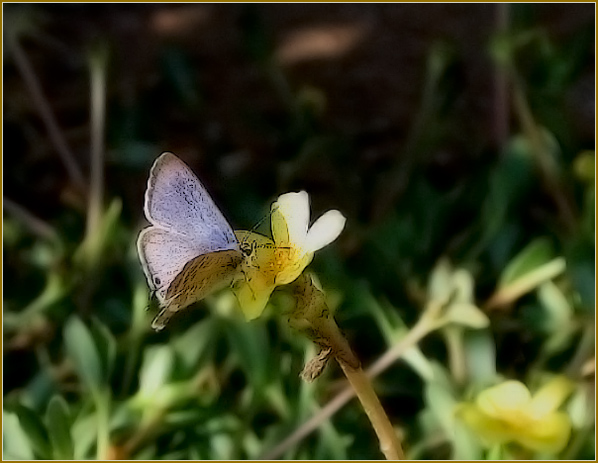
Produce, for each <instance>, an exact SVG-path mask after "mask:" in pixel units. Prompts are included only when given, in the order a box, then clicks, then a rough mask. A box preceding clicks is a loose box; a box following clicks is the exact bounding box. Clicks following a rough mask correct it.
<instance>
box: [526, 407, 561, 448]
mask: <svg viewBox="0 0 598 463" xmlns="http://www.w3.org/2000/svg"><path fill="white" fill-rule="evenodd" d="M570 434H571V421H570V420H569V417H568V416H567V415H566V414H565V413H562V412H555V413H552V414H550V415H548V416H546V417H544V418H542V419H541V420H538V421H537V422H536V424H535V425H534V426H528V427H526V428H525V429H522V430H521V432H520V433H518V435H517V439H516V440H517V441H518V442H520V443H521V444H522V445H524V446H526V447H527V448H530V449H532V450H536V451H540V452H547V453H558V452H560V451H561V450H563V449H564V448H565V445H567V442H568V441H569V435H570Z"/></svg>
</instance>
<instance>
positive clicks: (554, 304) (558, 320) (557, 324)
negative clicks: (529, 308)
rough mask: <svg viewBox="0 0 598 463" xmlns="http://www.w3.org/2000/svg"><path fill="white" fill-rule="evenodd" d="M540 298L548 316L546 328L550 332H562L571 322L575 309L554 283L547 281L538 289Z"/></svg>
mask: <svg viewBox="0 0 598 463" xmlns="http://www.w3.org/2000/svg"><path fill="white" fill-rule="evenodd" d="M538 298H539V299H540V302H541V303H542V307H543V308H544V310H545V314H546V316H547V317H546V318H547V319H546V320H545V323H544V326H546V327H547V328H548V330H549V331H557V330H560V329H561V328H563V327H564V326H565V325H568V324H569V323H570V322H571V319H572V317H573V308H572V307H571V305H570V304H569V301H567V298H566V297H565V295H564V294H563V293H562V291H561V290H560V289H559V287H558V286H557V285H555V284H554V283H553V282H551V281H547V282H545V283H543V284H542V285H541V286H540V287H539V288H538Z"/></svg>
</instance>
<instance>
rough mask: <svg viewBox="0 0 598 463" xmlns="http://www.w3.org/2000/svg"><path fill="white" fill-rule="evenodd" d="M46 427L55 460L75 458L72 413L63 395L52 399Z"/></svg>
mask: <svg viewBox="0 0 598 463" xmlns="http://www.w3.org/2000/svg"><path fill="white" fill-rule="evenodd" d="M46 427H47V429H48V435H49V437H50V442H51V444H52V449H53V455H54V459H55V460H72V459H73V458H74V450H73V438H72V436H71V415H70V411H69V406H68V404H67V403H66V401H65V400H64V399H63V398H62V396H58V395H57V396H54V397H52V399H50V403H49V404H48V409H47V410H46Z"/></svg>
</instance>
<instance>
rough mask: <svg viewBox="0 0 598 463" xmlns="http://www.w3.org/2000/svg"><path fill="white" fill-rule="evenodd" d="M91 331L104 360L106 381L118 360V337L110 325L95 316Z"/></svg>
mask: <svg viewBox="0 0 598 463" xmlns="http://www.w3.org/2000/svg"><path fill="white" fill-rule="evenodd" d="M91 333H92V335H93V339H94V340H95V344H96V348H97V351H98V354H99V357H100V360H101V362H102V370H103V372H104V375H103V376H104V378H105V381H106V380H107V379H108V378H109V377H110V374H111V373H112V369H113V368H114V362H115V360H116V339H114V336H113V334H112V333H111V332H110V330H109V329H108V327H106V325H104V324H103V323H102V322H101V321H99V320H98V319H95V318H94V319H93V320H92V324H91Z"/></svg>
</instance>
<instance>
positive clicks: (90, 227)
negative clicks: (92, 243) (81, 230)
mask: <svg viewBox="0 0 598 463" xmlns="http://www.w3.org/2000/svg"><path fill="white" fill-rule="evenodd" d="M90 86H91V92H90V93H91V108H90V117H91V153H90V154H91V172H90V182H89V209H88V213H87V235H88V236H91V235H92V234H93V233H97V230H98V228H99V226H100V221H101V217H102V198H103V196H104V127H105V119H106V117H105V115H106V50H105V49H104V48H98V49H95V50H93V51H92V52H91V56H90Z"/></svg>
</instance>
